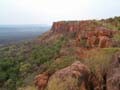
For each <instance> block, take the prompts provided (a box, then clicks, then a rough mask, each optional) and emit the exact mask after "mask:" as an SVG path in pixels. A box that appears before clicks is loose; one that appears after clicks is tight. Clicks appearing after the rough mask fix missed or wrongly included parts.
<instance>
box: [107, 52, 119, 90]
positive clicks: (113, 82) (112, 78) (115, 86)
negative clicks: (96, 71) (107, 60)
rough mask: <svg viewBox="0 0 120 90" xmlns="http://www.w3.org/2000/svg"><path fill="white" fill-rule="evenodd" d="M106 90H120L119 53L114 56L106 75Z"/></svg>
mask: <svg viewBox="0 0 120 90" xmlns="http://www.w3.org/2000/svg"><path fill="white" fill-rule="evenodd" d="M107 90H120V52H118V53H116V54H115V56H114V59H113V61H112V63H111V66H110V68H109V71H108V73H107Z"/></svg>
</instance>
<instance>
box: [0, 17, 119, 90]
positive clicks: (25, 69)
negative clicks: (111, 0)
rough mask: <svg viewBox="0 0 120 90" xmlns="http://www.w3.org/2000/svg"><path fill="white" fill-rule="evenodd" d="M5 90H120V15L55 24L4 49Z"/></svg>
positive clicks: (0, 79) (0, 66) (1, 88)
mask: <svg viewBox="0 0 120 90" xmlns="http://www.w3.org/2000/svg"><path fill="white" fill-rule="evenodd" d="M0 90H120V17H115V18H109V19H105V20H104V19H103V20H86V21H60V22H54V23H53V25H52V27H51V30H49V31H48V32H46V33H44V34H42V35H41V36H39V37H38V38H37V39H36V40H34V41H31V42H24V43H17V44H13V45H6V46H2V47H0Z"/></svg>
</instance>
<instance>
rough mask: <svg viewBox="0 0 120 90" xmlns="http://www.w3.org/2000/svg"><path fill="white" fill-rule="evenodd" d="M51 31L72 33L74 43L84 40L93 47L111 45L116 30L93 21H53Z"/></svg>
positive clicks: (78, 44)
mask: <svg viewBox="0 0 120 90" xmlns="http://www.w3.org/2000/svg"><path fill="white" fill-rule="evenodd" d="M51 30H52V32H53V33H56V34H58V33H62V34H66V35H67V34H74V38H75V40H76V45H77V46H80V42H83V40H84V41H85V45H84V46H87V47H90V48H94V47H100V48H105V47H111V46H112V37H113V35H114V34H115V33H117V31H115V30H110V29H107V28H105V27H104V26H102V25H100V24H98V23H97V22H95V21H69V22H67V21H61V22H55V23H53V26H52V28H51Z"/></svg>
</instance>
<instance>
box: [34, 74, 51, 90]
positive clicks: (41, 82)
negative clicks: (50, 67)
mask: <svg viewBox="0 0 120 90" xmlns="http://www.w3.org/2000/svg"><path fill="white" fill-rule="evenodd" d="M48 79H49V75H48V74H47V73H43V74H39V75H37V76H36V77H35V80H34V83H35V86H36V87H37V88H38V90H44V89H45V87H46V85H47V82H48Z"/></svg>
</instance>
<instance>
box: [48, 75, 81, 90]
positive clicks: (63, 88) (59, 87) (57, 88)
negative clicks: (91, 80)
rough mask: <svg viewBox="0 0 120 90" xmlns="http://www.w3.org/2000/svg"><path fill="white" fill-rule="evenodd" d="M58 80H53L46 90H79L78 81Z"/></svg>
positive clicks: (70, 79) (71, 79) (70, 78)
mask: <svg viewBox="0 0 120 90" xmlns="http://www.w3.org/2000/svg"><path fill="white" fill-rule="evenodd" d="M61 81H62V79H60V78H57V77H56V78H53V79H52V80H51V81H50V82H49V84H48V87H47V89H46V90H73V88H74V90H79V88H78V86H77V85H78V80H77V79H75V78H72V77H67V78H66V79H65V80H64V81H62V83H61Z"/></svg>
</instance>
